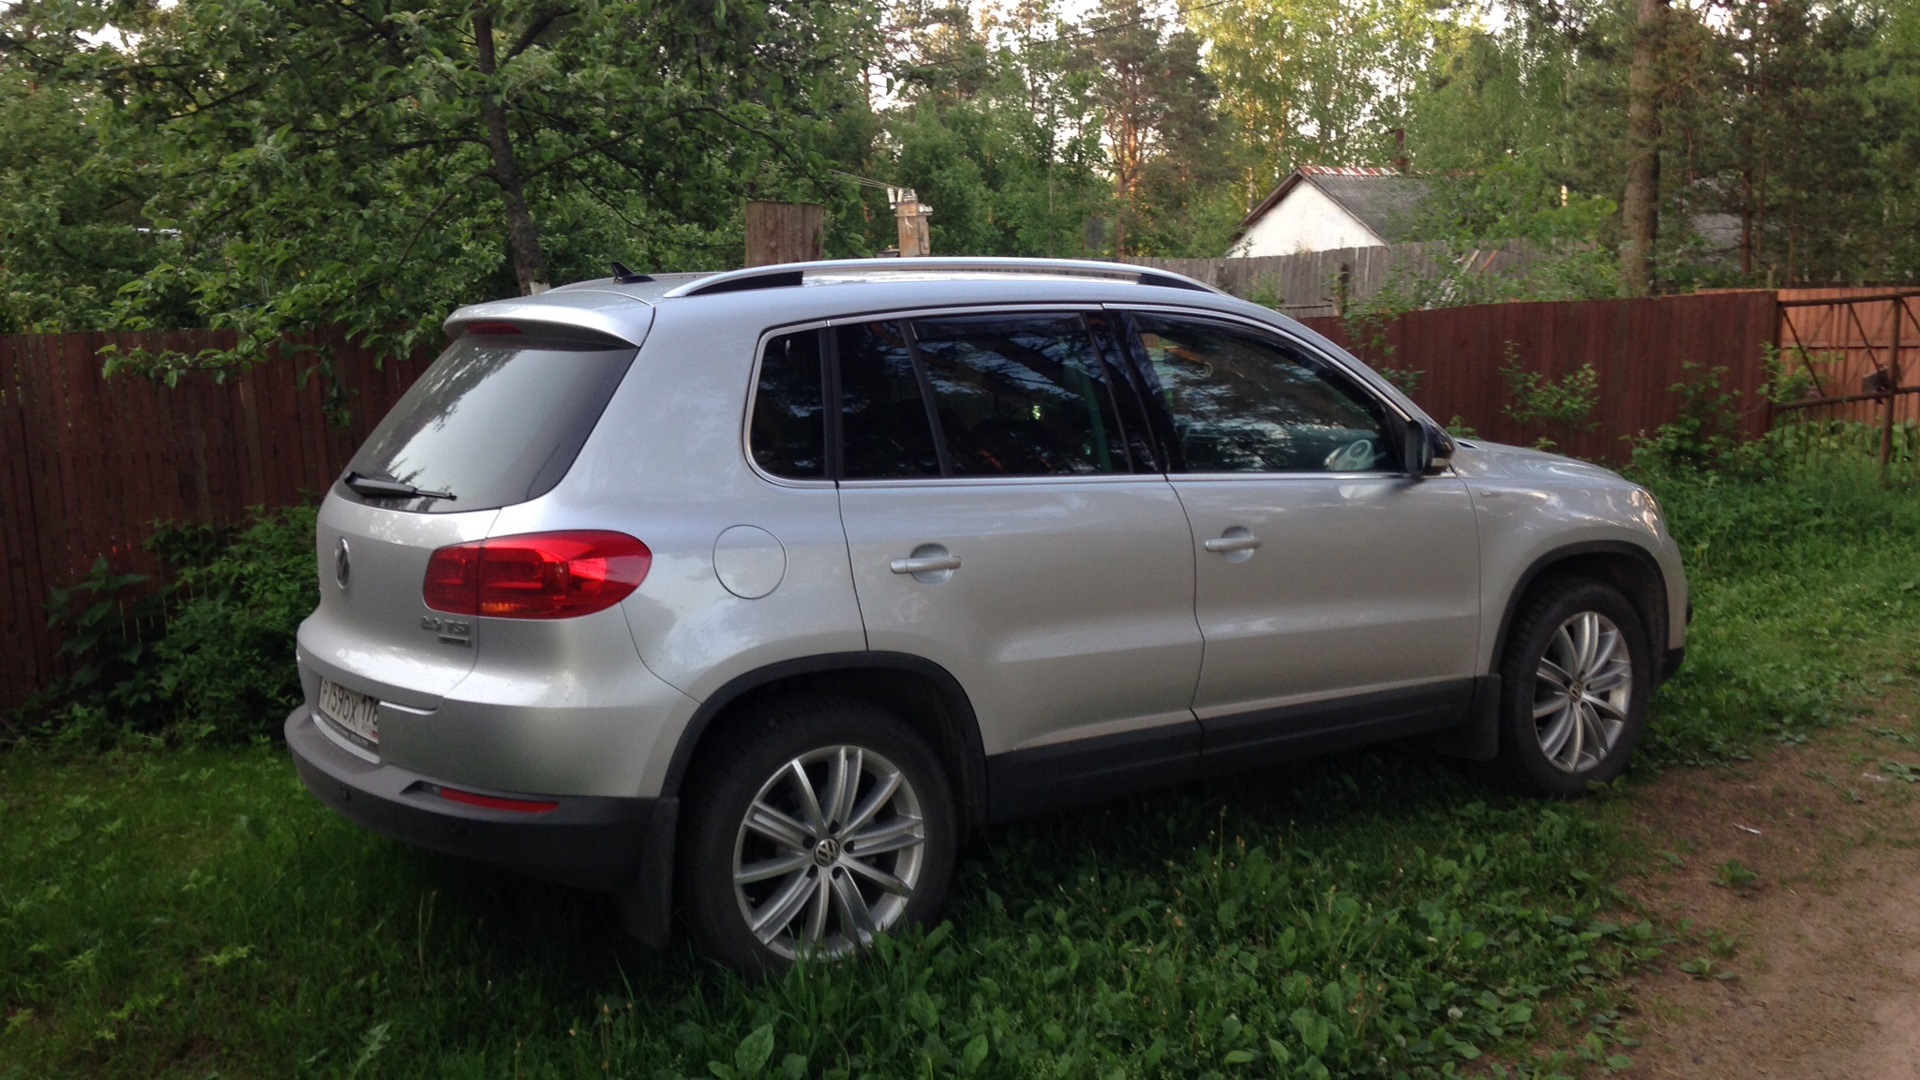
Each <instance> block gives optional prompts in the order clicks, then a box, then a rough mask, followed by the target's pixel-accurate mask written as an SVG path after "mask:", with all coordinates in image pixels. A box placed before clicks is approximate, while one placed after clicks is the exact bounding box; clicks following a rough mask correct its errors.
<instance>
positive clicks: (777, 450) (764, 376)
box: [747, 330, 827, 479]
mask: <svg viewBox="0 0 1920 1080" xmlns="http://www.w3.org/2000/svg"><path fill="white" fill-rule="evenodd" d="M820 401H821V395H820V331H818V330H804V331H801V332H800V333H797V334H784V335H782V336H780V337H777V338H774V339H773V340H772V341H769V342H767V351H766V353H765V355H763V356H761V358H760V385H759V388H758V389H757V390H755V391H754V395H753V426H752V429H751V430H750V431H749V432H748V435H747V444H748V445H749V446H751V447H752V448H753V460H754V461H756V462H758V463H759V465H760V467H761V468H763V469H765V470H767V471H768V472H770V473H772V474H773V475H775V476H792V477H799V478H805V479H817V478H820V477H824V476H826V475H827V433H826V426H825V424H824V423H823V411H822V410H821V408H820Z"/></svg>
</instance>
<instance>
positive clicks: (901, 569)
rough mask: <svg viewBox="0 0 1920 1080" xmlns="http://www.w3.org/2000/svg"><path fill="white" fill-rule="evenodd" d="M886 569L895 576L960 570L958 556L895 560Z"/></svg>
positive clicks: (926, 556)
mask: <svg viewBox="0 0 1920 1080" xmlns="http://www.w3.org/2000/svg"><path fill="white" fill-rule="evenodd" d="M887 569H889V570H892V571H893V572H894V573H896V574H937V573H939V572H941V571H942V570H958V569H960V556H958V555H920V556H917V557H915V558H911V559H895V560H893V561H892V562H891V563H888V564H887Z"/></svg>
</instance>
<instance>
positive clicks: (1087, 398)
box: [831, 310, 1201, 816]
mask: <svg viewBox="0 0 1920 1080" xmlns="http://www.w3.org/2000/svg"><path fill="white" fill-rule="evenodd" d="M1092 314H1093V315H1096V316H1097V315H1098V314H1099V313H1098V312H1097V311H1096V312H1094V313H1092ZM831 341H832V344H833V353H834V366H835V370H836V373H837V376H836V377H837V382H838V396H839V397H840V399H841V403H842V408H841V410H840V416H839V422H840V432H839V439H838V446H839V455H840V461H839V463H838V466H839V475H840V477H841V485H840V506H841V515H842V518H843V520H844V523H845V526H846V533H847V547H848V551H849V554H850V556H851V558H852V563H853V576H854V585H855V590H856V593H857V595H858V598H859V603H860V611H861V616H862V618H863V619H864V621H865V625H866V630H867V641H868V647H869V648H871V649H874V650H878V651H891V652H900V653H907V654H911V655H914V656H918V657H924V658H926V659H929V660H932V661H933V662H935V663H937V664H939V665H940V666H941V667H942V668H944V669H946V671H947V672H949V673H951V674H952V675H953V676H954V677H955V678H956V679H957V680H958V681H959V682H960V684H961V686H962V687H963V688H964V689H965V691H966V693H967V695H968V697H969V699H970V700H971V702H972V704H973V708H974V711H975V713H976V716H977V718H978V722H979V728H980V735H981V742H982V745H983V749H984V751H985V753H986V755H987V760H988V784H989V789H990V799H991V802H992V804H993V806H994V812H995V814H996V815H997V816H1011V815H1013V814H1016V813H1019V812H1021V811H1023V810H1027V809H1033V808H1036V807H1037V806H1039V805H1060V804H1062V803H1067V802H1075V801H1082V800H1087V799H1094V798H1100V797H1105V796H1107V795H1111V794H1113V793H1115V792H1117V791H1120V790H1125V789H1128V788H1133V787H1146V786H1153V785H1155V784H1159V783H1165V782H1169V781H1175V780H1178V779H1181V778H1183V777H1186V776H1190V775H1191V774H1192V771H1193V769H1194V767H1195V764H1196V762H1197V757H1198V750H1199V728H1198V725H1197V724H1196V723H1195V721H1194V719H1193V715H1192V713H1191V712H1190V711H1189V704H1190V702H1191V701H1192V698H1193V689H1194V686H1195V684H1196V682H1197V680H1198V678H1199V671H1200V649H1201V645H1200V631H1199V627H1198V625H1197V624H1196V623H1195V621H1194V617H1193V570H1194V556H1193V537H1192V533H1191V532H1190V530H1189V528H1188V525H1187V517H1186V514H1185V512H1184V511H1183V510H1182V509H1181V506H1180V502H1179V500H1178V499H1177V498H1176V496H1175V495H1174V492H1173V489H1172V487H1171V486H1170V485H1169V484H1168V483H1167V481H1166V478H1165V477H1164V476H1163V475H1161V474H1160V473H1159V470H1158V466H1157V465H1156V464H1155V463H1153V462H1150V461H1148V462H1142V465H1143V466H1144V468H1143V469H1141V470H1139V471H1136V470H1135V468H1134V458H1135V456H1136V454H1137V453H1138V452H1137V451H1136V450H1134V449H1131V448H1130V443H1133V442H1137V441H1138V440H1130V439H1129V437H1128V433H1127V430H1126V425H1125V423H1124V422H1123V412H1122V410H1121V409H1120V408H1119V407H1118V405H1117V399H1116V385H1115V383H1116V380H1114V379H1113V378H1112V375H1113V372H1112V369H1111V367H1110V366H1109V365H1108V364H1107V363H1106V362H1105V360H1104V359H1103V358H1102V355H1101V352H1100V350H1099V349H1098V348H1097V346H1096V344H1095V341H1094V339H1093V337H1092V334H1091V326H1090V323H1089V314H1088V313H1084V312H1080V311H1058V310H1054V311H1014V312H1008V311H999V312H987V313H975V314H932V315H923V316H919V317H911V318H885V319H866V320H860V321H856V322H849V323H847V324H844V325H840V326H836V327H835V328H834V332H833V334H832V338H831ZM1127 392H1130V391H1127V390H1125V389H1124V388H1121V390H1120V393H1123V394H1124V393H1127ZM1136 415H1137V412H1136Z"/></svg>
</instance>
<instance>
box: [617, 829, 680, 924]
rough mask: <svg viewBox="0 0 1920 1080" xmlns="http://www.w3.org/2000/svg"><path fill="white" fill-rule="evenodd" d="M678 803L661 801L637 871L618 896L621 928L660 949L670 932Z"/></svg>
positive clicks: (677, 832) (643, 842) (644, 844)
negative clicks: (631, 882)
mask: <svg viewBox="0 0 1920 1080" xmlns="http://www.w3.org/2000/svg"><path fill="white" fill-rule="evenodd" d="M679 822H680V800H679V799H661V800H659V801H658V802H657V803H655V804H654V809H653V816H652V817H651V818H650V819H648V821H647V834H646V836H645V837H644V838H643V839H642V842H641V845H640V871H639V873H638V874H636V875H634V882H633V884H631V885H629V886H627V887H626V888H625V889H622V890H621V891H620V893H619V897H618V900H619V904H620V926H621V928H622V929H624V930H625V931H626V932H627V933H629V934H631V935H633V937H635V938H636V939H638V940H639V941H640V943H641V944H643V945H648V946H651V947H653V948H655V949H663V948H665V947H666V945H667V941H668V939H669V938H670V937H671V936H672V931H673V842H674V838H675V837H676V836H678V835H679Z"/></svg>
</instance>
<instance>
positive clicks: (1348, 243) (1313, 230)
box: [1228, 181, 1386, 258]
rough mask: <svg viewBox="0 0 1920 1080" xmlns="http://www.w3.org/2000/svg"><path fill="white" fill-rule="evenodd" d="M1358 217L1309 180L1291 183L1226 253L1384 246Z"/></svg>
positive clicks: (1249, 255) (1286, 252)
mask: <svg viewBox="0 0 1920 1080" xmlns="http://www.w3.org/2000/svg"><path fill="white" fill-rule="evenodd" d="M1385 246H1386V244H1385V242H1383V241H1382V240H1381V239H1380V238H1379V237H1378V236H1376V235H1374V232H1373V230H1372V229H1369V228H1367V227H1366V226H1365V225H1363V224H1361V222H1360V219H1359V218H1356V217H1354V216H1353V215H1352V214H1349V213H1347V212H1346V210H1344V209H1342V208H1341V206H1340V204H1339V203H1336V202H1334V201H1333V200H1332V199H1329V198H1327V197H1326V195H1324V194H1322V193H1321V191H1320V189H1319V188H1317V187H1314V186H1313V185H1312V184H1311V183H1308V182H1304V181H1303V182H1301V183H1298V184H1295V185H1294V186H1293V190H1291V191H1289V192H1287V194H1286V197H1285V198H1283V199H1281V200H1280V201H1279V203H1277V204H1276V205H1275V206H1274V207H1273V209H1271V210H1268V211H1267V212H1266V213H1265V214H1262V215H1260V219H1259V220H1258V221H1255V222H1254V223H1253V225H1252V227H1250V228H1249V229H1247V233H1246V235H1245V236H1243V237H1241V238H1240V242H1239V243H1238V244H1236V245H1234V248H1233V250H1232V251H1230V252H1228V254H1229V255H1237V256H1241V257H1245V258H1252V257H1255V256H1260V255H1297V254H1299V253H1300V252H1303V251H1331V250H1333V249H1335V248H1360V247H1385Z"/></svg>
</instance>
